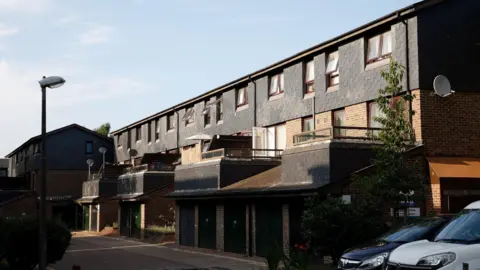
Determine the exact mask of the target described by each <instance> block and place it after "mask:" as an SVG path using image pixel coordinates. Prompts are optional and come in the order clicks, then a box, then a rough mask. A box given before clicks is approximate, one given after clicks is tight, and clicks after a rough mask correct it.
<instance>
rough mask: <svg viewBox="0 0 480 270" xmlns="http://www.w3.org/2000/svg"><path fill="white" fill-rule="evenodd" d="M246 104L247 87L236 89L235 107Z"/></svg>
mask: <svg viewBox="0 0 480 270" xmlns="http://www.w3.org/2000/svg"><path fill="white" fill-rule="evenodd" d="M247 104H248V100H247V87H242V88H239V89H237V108H238V107H241V106H243V105H247Z"/></svg>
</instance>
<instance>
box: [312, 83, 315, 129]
mask: <svg viewBox="0 0 480 270" xmlns="http://www.w3.org/2000/svg"><path fill="white" fill-rule="evenodd" d="M312 122H313V127H312V128H313V130H315V91H313V97H312Z"/></svg>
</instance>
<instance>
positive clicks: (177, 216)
mask: <svg viewBox="0 0 480 270" xmlns="http://www.w3.org/2000/svg"><path fill="white" fill-rule="evenodd" d="M175 243H177V245H180V205H178V204H176V205H175Z"/></svg>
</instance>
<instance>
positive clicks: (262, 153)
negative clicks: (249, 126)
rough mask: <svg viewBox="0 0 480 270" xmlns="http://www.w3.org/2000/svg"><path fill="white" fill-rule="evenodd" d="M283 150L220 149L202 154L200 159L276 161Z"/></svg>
mask: <svg viewBox="0 0 480 270" xmlns="http://www.w3.org/2000/svg"><path fill="white" fill-rule="evenodd" d="M282 152H283V150H279V149H248V148H221V149H216V150H212V151H207V152H204V153H202V159H215V158H222V157H228V158H248V159H278V158H280V155H281V154H282Z"/></svg>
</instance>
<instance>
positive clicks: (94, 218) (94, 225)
mask: <svg viewBox="0 0 480 270" xmlns="http://www.w3.org/2000/svg"><path fill="white" fill-rule="evenodd" d="M91 220H92V224H91V226H90V228H91V230H92V231H94V232H96V231H97V230H98V222H97V221H98V204H92V218H91Z"/></svg>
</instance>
